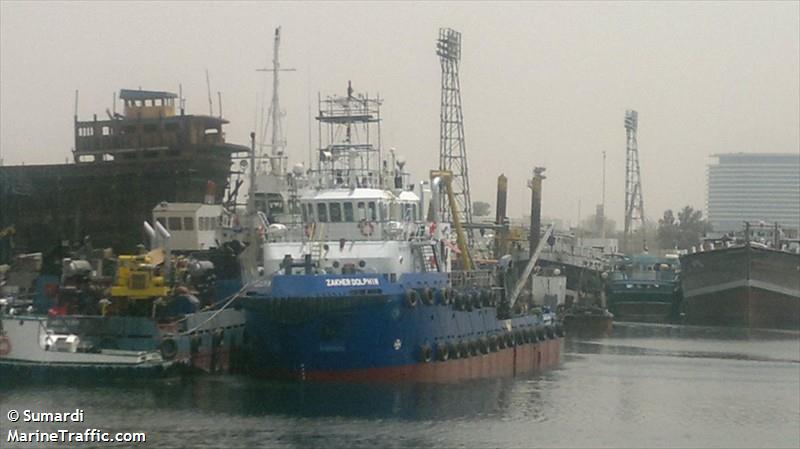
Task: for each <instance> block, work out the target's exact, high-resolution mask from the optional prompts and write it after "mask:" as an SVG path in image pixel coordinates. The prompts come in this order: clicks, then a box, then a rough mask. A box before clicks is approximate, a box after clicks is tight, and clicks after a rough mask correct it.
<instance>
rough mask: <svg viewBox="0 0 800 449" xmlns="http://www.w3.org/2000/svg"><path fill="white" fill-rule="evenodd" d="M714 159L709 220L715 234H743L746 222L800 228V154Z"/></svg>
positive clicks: (736, 155)
mask: <svg viewBox="0 0 800 449" xmlns="http://www.w3.org/2000/svg"><path fill="white" fill-rule="evenodd" d="M712 157H714V158H716V161H714V162H712V163H711V164H710V165H709V166H708V190H707V196H706V216H707V217H708V219H709V221H710V222H711V224H712V226H713V228H714V231H715V232H729V231H740V230H742V228H743V222H744V221H749V222H751V223H759V222H764V223H765V224H768V225H773V224H774V223H776V222H777V223H778V225H779V226H781V227H783V228H791V229H798V228H800V152H798V153H794V154H792V153H727V154H716V155H713V156H712Z"/></svg>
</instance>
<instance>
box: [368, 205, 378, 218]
mask: <svg viewBox="0 0 800 449" xmlns="http://www.w3.org/2000/svg"><path fill="white" fill-rule="evenodd" d="M369 221H378V210H377V209H376V208H375V201H370V202H369Z"/></svg>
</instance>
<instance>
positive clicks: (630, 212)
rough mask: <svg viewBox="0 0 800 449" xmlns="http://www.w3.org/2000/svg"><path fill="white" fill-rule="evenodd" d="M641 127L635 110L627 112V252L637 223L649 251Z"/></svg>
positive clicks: (645, 247) (625, 235)
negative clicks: (643, 191)
mask: <svg viewBox="0 0 800 449" xmlns="http://www.w3.org/2000/svg"><path fill="white" fill-rule="evenodd" d="M638 127H639V114H638V113H637V112H636V111H634V110H627V111H625V134H626V136H627V158H626V164H625V232H624V234H623V244H622V246H623V248H625V249H626V250H627V248H628V243H629V242H630V240H631V235H632V234H633V231H634V227H635V225H636V223H635V222H639V227H640V229H641V231H642V249H643V250H646V249H647V237H646V235H645V228H644V201H643V200H642V178H641V174H640V172H639V145H638V143H637V142H636V131H637V129H638Z"/></svg>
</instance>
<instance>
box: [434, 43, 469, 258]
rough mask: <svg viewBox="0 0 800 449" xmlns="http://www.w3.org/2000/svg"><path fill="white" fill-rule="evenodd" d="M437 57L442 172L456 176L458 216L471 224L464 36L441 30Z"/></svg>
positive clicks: (443, 207) (446, 213)
mask: <svg viewBox="0 0 800 449" xmlns="http://www.w3.org/2000/svg"><path fill="white" fill-rule="evenodd" d="M436 54H437V55H439V60H440V62H441V66H442V104H441V114H440V122H439V129H440V133H439V170H443V171H449V172H452V173H453V181H452V188H453V195H454V196H455V200H456V204H457V206H458V211H457V213H458V214H459V218H460V219H461V222H462V223H465V224H471V223H472V201H471V200H470V190H469V171H468V170H467V149H466V146H465V144H464V116H463V114H462V111H461V82H460V81H459V78H458V64H459V61H460V60H461V33H459V32H458V31H455V30H452V29H450V28H440V29H439V39H438V40H437V41H436ZM441 197H442V204H441V205H440V210H441V211H443V220H445V221H449V220H450V219H451V217H450V213H451V211H450V208H449V207H448V204H447V202H446V200H445V197H446V196H445V195H441ZM467 239H468V242H469V244H470V245H472V244H473V236H472V232H471V230H470V231H468V232H467Z"/></svg>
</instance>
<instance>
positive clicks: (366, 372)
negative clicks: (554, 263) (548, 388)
mask: <svg viewBox="0 0 800 449" xmlns="http://www.w3.org/2000/svg"><path fill="white" fill-rule="evenodd" d="M380 104H381V101H380V100H379V99H377V98H371V97H368V96H363V95H354V94H353V91H352V89H351V88H350V86H348V92H347V95H346V96H344V97H328V98H327V99H325V100H322V101H321V102H320V108H319V114H318V117H317V120H319V122H320V124H321V125H325V126H326V127H328V128H329V129H327V130H326V131H325V132H323V131H322V126H321V127H320V142H321V144H322V148H321V149H320V151H319V164H318V167H317V169H315V170H311V171H309V172H307V173H306V172H304V170H302V169H300V170H293V172H292V173H290V174H280V175H279V176H281V177H282V178H281V179H282V182H284V184H283V185H285V188H286V191H285V192H283V194H282V195H281V197H282V198H285V199H286V200H285V202H284V203H283V207H284V208H285V211H284V212H285V213H283V214H274V213H273V214H272V216H281V217H283V218H284V222H281V223H277V222H275V221H272V222H271V223H269V224H268V229H267V232H266V233H265V237H264V240H265V242H264V244H263V247H262V248H263V251H262V257H263V258H262V260H263V269H264V275H263V277H262V278H261V280H260V281H258V282H256V283H255V284H254V285H255V286H254V287H252V288H251V289H250V290H249V291H247V293H246V294H245V295H244V297H243V298H242V299H241V305H242V308H243V309H244V310H245V314H246V335H247V339H246V343H245V348H244V350H245V352H246V353H247V354H248V355H249V357H248V359H249V363H250V369H251V370H252V371H253V372H254V373H256V374H260V375H263V376H268V377H290V378H299V379H319V380H356V381H387V380H388V381H393V380H413V381H424V382H446V381H453V380H460V379H470V378H480V377H491V376H508V375H516V374H523V373H529V372H533V371H535V370H538V369H542V368H546V367H548V366H552V365H555V364H557V363H558V362H559V360H560V351H561V336H562V335H563V333H562V330H561V328H560V326H559V325H558V324H557V323H556V320H555V319H554V314H552V313H550V312H549V311H548V310H546V309H542V308H540V307H538V306H537V305H536V304H534V303H533V301H532V300H531V298H530V295H520V290H521V289H520V288H519V287H520V286H521V285H523V284H524V283H525V282H524V281H525V279H524V278H522V279H516V278H515V275H514V274H513V273H515V272H516V270H512V267H511V266H510V264H509V263H507V260H509V259H510V257H508V258H503V259H501V263H498V264H496V265H493V266H491V267H490V268H489V269H484V270H478V269H475V268H474V267H473V264H472V260H471V258H470V255H469V247H468V238H467V237H468V236H467V235H466V232H465V230H464V229H463V227H462V224H461V223H460V222H459V221H458V219H457V218H454V219H453V222H452V223H450V222H448V221H445V220H443V219H442V216H443V215H444V214H443V212H444V210H445V209H447V208H449V211H450V214H449V215H448V216H452V217H458V214H457V213H456V209H455V208H456V207H457V206H456V204H455V201H454V200H453V191H452V188H451V184H450V182H451V179H452V175H451V174H450V173H449V172H445V171H438V172H432V173H431V180H430V182H429V183H420V184H419V186H418V187H419V188H418V189H416V191H415V186H414V185H413V184H410V182H409V179H408V175H407V173H405V172H404V171H403V167H404V162H403V160H402V159H401V158H400V157H398V156H397V155H396V154H395V151H394V150H391V151H390V152H388V154H387V155H384V154H383V152H382V151H381V149H380V148H379V147H378V146H375V145H373V144H372V143H370V142H369V136H380V130H379V127H378V124H379V120H380V112H379V109H380ZM276 184H278V183H276ZM251 193H252V192H251ZM443 194H446V196H445V195H443ZM275 207H276V204H272V205H271V208H272V212H274V209H275ZM251 215H252V214H251ZM543 240H546V238H545V239H543ZM530 265H531V266H530V268H532V264H530ZM527 272H528V273H530V270H528V271H527ZM518 298H519V299H518Z"/></svg>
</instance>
